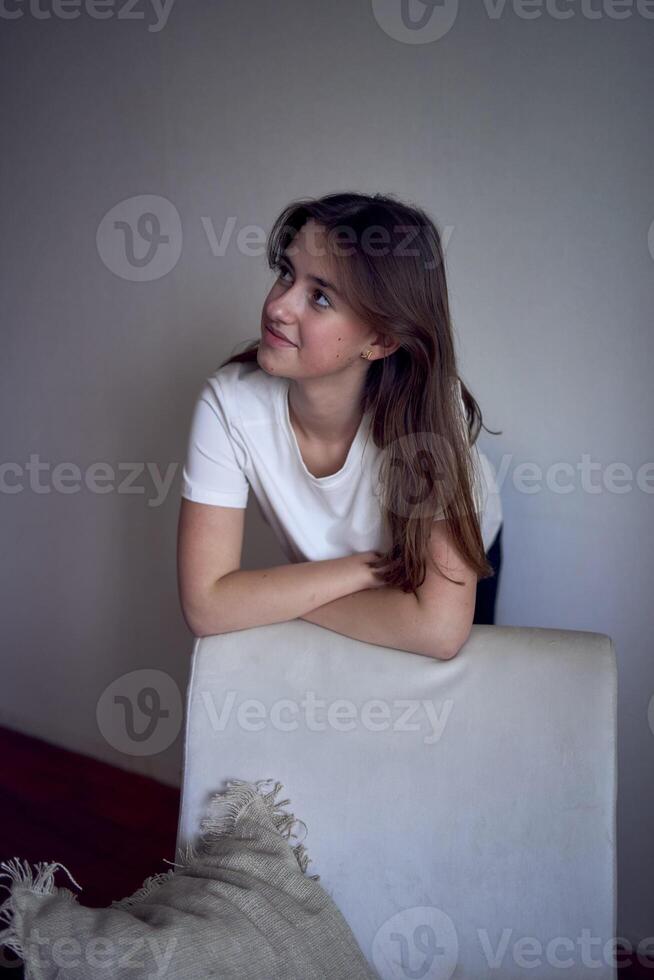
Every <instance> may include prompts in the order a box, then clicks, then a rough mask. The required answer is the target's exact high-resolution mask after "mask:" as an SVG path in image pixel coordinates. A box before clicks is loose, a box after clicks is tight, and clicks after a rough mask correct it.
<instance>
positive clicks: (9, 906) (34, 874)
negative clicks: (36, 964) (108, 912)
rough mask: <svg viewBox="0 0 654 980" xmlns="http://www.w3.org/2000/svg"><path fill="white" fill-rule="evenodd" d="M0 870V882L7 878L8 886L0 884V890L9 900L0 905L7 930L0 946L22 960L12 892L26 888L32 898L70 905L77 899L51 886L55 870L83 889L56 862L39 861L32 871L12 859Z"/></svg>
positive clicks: (1, 934) (0, 918)
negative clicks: (55, 897)
mask: <svg viewBox="0 0 654 980" xmlns="http://www.w3.org/2000/svg"><path fill="white" fill-rule="evenodd" d="M0 868H3V869H4V870H3V871H2V872H1V873H0V878H7V879H8V880H9V881H10V882H11V884H9V885H6V884H4V883H2V884H0V888H6V889H7V891H8V892H9V897H8V898H6V899H5V901H4V902H3V903H2V905H0V922H1V923H3V924H4V925H6V926H7V928H6V929H3V930H2V931H1V932H0V946H5V947H6V948H7V949H10V950H11V951H12V953H16V955H17V956H20V958H21V959H23V960H24V959H25V949H24V946H23V943H22V942H21V939H20V936H19V934H18V931H17V929H16V908H15V891H16V890H18V889H25V888H26V889H28V890H29V891H31V892H33V893H34V894H35V895H60V896H61V897H63V898H66V899H68V900H69V901H71V902H77V895H75V893H74V892H72V891H71V890H70V888H58V887H56V886H55V883H54V874H55V871H56V870H57V868H61V869H62V870H63V871H65V872H66V874H67V875H68V877H69V878H70V880H71V881H72V883H73V884H74V885H75V887H76V888H79V890H80V891H82V890H83V889H82V886H81V885H79V884H78V883H77V882H76V881H75V879H74V878H73V876H72V874H71V873H70V871H69V870H68V868H67V867H66V866H65V865H63V864H60V863H59V861H39V862H38V863H37V864H36V866H35V869H34V868H32V867H31V866H30V865H29V864H28V862H27V861H21V860H20V859H19V858H17V857H14V858H12V859H11V860H10V861H2V862H0Z"/></svg>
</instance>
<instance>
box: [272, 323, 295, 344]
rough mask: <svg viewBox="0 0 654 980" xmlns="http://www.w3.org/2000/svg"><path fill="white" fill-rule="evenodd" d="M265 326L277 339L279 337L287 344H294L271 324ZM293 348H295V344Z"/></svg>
mask: <svg viewBox="0 0 654 980" xmlns="http://www.w3.org/2000/svg"><path fill="white" fill-rule="evenodd" d="M265 326H266V327H267V329H268V330H270V332H271V333H272V334H274V335H275V337H279V339H280V340H285V341H286V343H287V344H293V341H292V340H290V339H289V338H288V337H287V336H286V335H285V334H283V333H282V332H281V330H277V329H276V328H275V327H273V325H272V324H271V323H266V324H265ZM293 346H294V347H295V344H293Z"/></svg>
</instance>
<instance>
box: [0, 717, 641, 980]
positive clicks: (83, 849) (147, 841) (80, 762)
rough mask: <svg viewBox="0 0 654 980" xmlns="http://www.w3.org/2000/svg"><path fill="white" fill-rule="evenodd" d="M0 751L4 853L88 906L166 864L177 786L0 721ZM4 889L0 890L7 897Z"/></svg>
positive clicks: (627, 970) (636, 977) (632, 973)
mask: <svg viewBox="0 0 654 980" xmlns="http://www.w3.org/2000/svg"><path fill="white" fill-rule="evenodd" d="M0 758H1V759H2V767H1V769H0V814H1V820H2V826H1V832H0V860H8V859H10V858H12V857H17V858H20V859H21V860H26V861H29V862H30V864H35V863H36V862H37V861H59V862H60V863H61V864H64V865H65V866H66V867H67V868H68V869H69V871H70V873H71V874H72V875H73V877H74V878H75V880H76V881H77V882H78V883H79V884H80V885H81V886H82V891H80V892H78V891H77V889H76V888H75V887H74V885H73V884H72V882H71V881H70V879H69V878H68V876H67V875H66V873H65V872H63V871H61V870H59V871H57V873H56V875H55V884H57V885H60V886H61V885H63V886H64V887H66V888H70V889H72V891H74V892H75V893H76V894H77V895H78V900H79V902H80V904H82V905H86V906H90V907H93V908H101V907H103V906H107V905H109V904H110V903H111V902H112V901H113V900H114V899H120V898H124V897H125V896H127V895H131V894H132V893H133V892H134V891H136V889H137V888H139V887H140V886H141V885H142V883H143V881H144V879H145V878H147V877H148V876H149V875H153V874H156V873H157V872H159V871H168V870H169V869H170V867H171V865H169V864H166V863H165V861H164V858H165V859H167V860H169V861H174V860H175V842H176V836H177V817H178V811H179V790H177V789H172V788H171V787H169V786H165V785H163V784H162V783H158V782H155V781H154V780H152V779H147V778H146V777H144V776H137V775H134V774H133V773H128V772H124V771H123V770H121V769H116V768H114V767H113V766H110V765H107V764H106V763H104V762H98V761H97V760H95V759H90V758H89V757H88V756H85V755H80V754H79V753H76V752H69V751H66V750H65V749H60V748H57V747H56V746H53V745H49V744H48V743H46V742H42V741H40V740H39V739H35V738H30V737H28V736H26V735H21V734H18V733H17V732H13V731H10V730H9V729H6V728H2V727H0ZM7 894H8V893H7V891H6V890H4V889H3V890H2V891H0V896H1V897H2V900H3V901H4V899H5V898H6V897H7ZM626 959H627V960H628V959H632V960H635V955H631V956H627V957H626ZM12 961H13V962H12ZM3 967H4V969H3ZM653 968H654V963H652V964H651V966H650V967H649V968H648V967H646V966H644V965H637V964H633V965H631V966H623V967H621V968H620V969H619V971H618V974H619V977H620V980H623V978H624V980H640V978H645V977H647V980H654V969H653ZM0 971H1V972H0V977H5V976H6V977H7V980H19V978H20V977H22V975H23V971H22V967H21V966H20V964H19V962H18V961H17V960H16V959H15V958H14V957H13V956H12V954H11V953H9V952H8V951H4V950H1V951H0Z"/></svg>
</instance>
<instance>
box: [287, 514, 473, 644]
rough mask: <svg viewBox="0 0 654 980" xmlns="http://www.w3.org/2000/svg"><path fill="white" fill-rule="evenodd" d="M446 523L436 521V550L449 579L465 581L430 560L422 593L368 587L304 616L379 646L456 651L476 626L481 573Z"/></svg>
mask: <svg viewBox="0 0 654 980" xmlns="http://www.w3.org/2000/svg"><path fill="white" fill-rule="evenodd" d="M446 525H447V522H446V521H444V520H443V521H436V522H435V523H434V527H433V530H432V534H431V539H430V555H431V557H432V558H433V559H435V560H436V561H438V563H439V565H440V567H441V568H443V569H444V571H445V573H446V574H447V575H448V577H449V578H454V579H457V580H458V581H461V580H463V583H464V584H463V585H456V584H453V583H452V582H448V581H447V579H445V578H443V577H442V576H441V575H439V574H438V573H437V572H436V571H435V570H434V569H433V568H431V566H430V565H429V564H428V566H427V571H426V575H425V580H424V582H423V584H422V585H421V586H420V587H419V588H418V589H417V590H416V591H417V593H418V597H417V598H416V596H415V595H414V594H413V592H403V591H402V590H401V589H399V588H396V587H393V586H385V587H383V588H378V589H364V590H362V591H359V592H355V593H353V594H352V595H346V596H343V597H342V598H340V599H336V600H334V601H333V602H328V603H327V604H325V605H323V606H320V607H318V608H317V609H313V610H311V611H310V612H308V613H305V614H304V615H302V616H301V617H300V618H301V619H306V620H307V621H308V622H310V623H315V624H316V625H318V626H324V627H326V628H327V629H331V630H334V631H335V632H337V633H342V634H344V635H345V636H351V637H352V638H353V639H355V640H363V641H364V642H366V643H375V644H377V645H378V646H385V647H392V648H394V649H397V650H406V651H408V652H410V653H419V654H422V655H423V656H426V657H434V658H435V659H438V660H449V659H451V658H452V657H454V656H456V654H457V653H458V652H459V650H460V649H461V647H462V646H463V645H464V643H465V642H466V640H467V638H468V636H469V634H470V630H471V627H472V620H473V617H474V610H475V598H476V588H477V577H476V575H475V574H474V572H472V571H471V570H470V569H469V568H468V567H467V566H466V565H465V564H464V563H463V562H462V560H461V558H460V556H459V554H458V551H457V550H456V548H455V547H454V544H453V542H452V539H451V537H450V535H449V532H448V530H447V526H446Z"/></svg>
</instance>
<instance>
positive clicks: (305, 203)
mask: <svg viewBox="0 0 654 980" xmlns="http://www.w3.org/2000/svg"><path fill="white" fill-rule="evenodd" d="M267 259H268V264H269V266H270V268H271V269H273V270H274V272H275V273H276V279H275V282H274V284H273V286H272V288H271V289H270V292H269V293H268V295H267V296H266V299H265V301H264V304H263V309H262V313H261V324H260V337H258V338H257V339H256V340H255V341H254V342H252V343H250V344H249V346H248V348H247V349H246V350H245V351H243V352H241V353H240V354H237V355H235V356H232V357H230V358H229V359H228V360H227V361H224V362H223V363H222V364H221V365H220V366H219V367H218V368H217V369H216V371H215V373H214V374H213V375H212V376H211V377H210V378H208V379H207V380H206V381H205V383H204V385H203V388H202V390H201V391H200V393H199V396H198V398H197V401H196V404H195V410H194V413H193V418H192V422H191V427H190V436H189V443H188V451H187V456H186V463H185V466H184V470H183V479H182V501H181V507H180V515H179V527H178V583H179V596H180V603H181V607H182V611H183V614H184V617H185V620H186V623H187V625H188V627H189V629H190V630H191V631H192V632H193V633H194V634H195V635H196V636H205V635H211V634H215V633H224V632H230V631H232V630H240V629H248V628H250V627H253V626H261V625H265V624H267V623H277V622H283V621H286V620H289V619H295V618H300V619H305V620H307V621H309V622H312V623H316V624H318V625H320V626H323V627H326V628H327V629H331V630H334V631H336V632H338V633H341V634H344V635H346V636H350V637H353V638H355V639H359V640H363V641H365V642H369V643H373V644H378V645H381V646H386V647H392V648H395V649H401V650H406V651H409V652H412V653H418V654H422V655H424V656H428V657H435V658H438V659H442V660H445V659H449V658H451V657H454V656H455V655H456V654H457V652H458V651H459V650H460V649H461V647H462V646H463V644H464V643H465V642H466V639H467V638H468V636H469V633H470V628H471V626H472V624H473V621H476V622H488V621H491V622H492V621H493V619H492V615H493V607H494V593H492V592H491V593H487V594H486V596H485V599H484V602H483V603H481V604H480V603H479V601H478V599H479V587H480V586H482V585H483V584H484V583H487V582H489V581H493V580H494V583H495V584H496V582H497V571H498V570H499V566H498V562H497V551H498V544H499V533H500V531H501V510H500V509H499V493H498V492H497V488H496V486H495V485H494V483H493V478H492V470H490V467H489V465H488V463H487V461H486V460H485V457H482V455H481V454H480V453H479V451H478V449H477V447H476V446H475V442H476V439H477V435H478V434H479V430H480V428H481V427H482V426H483V421H482V416H481V411H480V409H479V406H478V404H477V402H476V401H475V399H474V398H473V397H472V395H471V394H470V392H469V390H468V389H467V388H466V386H465V385H464V384H463V382H462V381H461V379H460V378H459V376H458V372H457V364H456V357H455V351H454V342H453V332H452V326H451V322H450V312H449V305H448V291H447V284H446V279H445V267H444V256H443V251H442V247H441V239H440V235H439V232H438V230H437V229H436V227H435V225H434V223H433V222H432V221H431V219H430V218H429V217H428V216H427V214H426V213H425V212H423V211H422V210H421V209H419V208H417V207H412V206H408V205H407V204H404V203H402V202H400V201H398V200H397V199H395V198H393V197H390V196H387V195H381V194H375V195H373V196H368V195H364V194H353V193H341V194H332V195H328V196H326V197H322V198H320V199H317V200H313V199H304V200H300V201H297V202H294V203H292V204H290V205H289V206H288V207H287V208H285V209H284V211H283V212H282V213H281V214H280V215H279V217H278V218H277V220H276V221H275V223H274V225H273V228H272V230H271V233H270V235H269V238H268V245H267ZM483 427H484V428H486V426H483ZM487 431H489V432H490V431H491V430H489V429H487ZM489 474H490V476H489ZM250 487H252V489H253V490H254V493H255V497H256V500H257V503H258V505H259V508H260V511H261V513H262V515H263V517H264V519H265V520H266V521H267V522H268V524H269V525H270V527H271V528H272V529H273V531H274V533H275V535H276V537H277V539H278V541H279V542H280V544H281V546H282V548H283V550H284V553H285V554H286V556H287V558H288V560H289V563H288V564H285V565H279V566H275V567H272V568H261V569H254V570H243V569H241V567H240V564H241V550H242V542H243V529H244V515H245V508H246V504H247V500H248V494H249V489H250ZM492 547H495V553H494V557H495V561H494V562H492V561H489V552H490V549H491V548H492ZM476 606H477V607H480V608H478V609H477V613H478V618H477V619H475V609H476ZM481 606H483V608H481ZM480 609H481V611H480Z"/></svg>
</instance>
